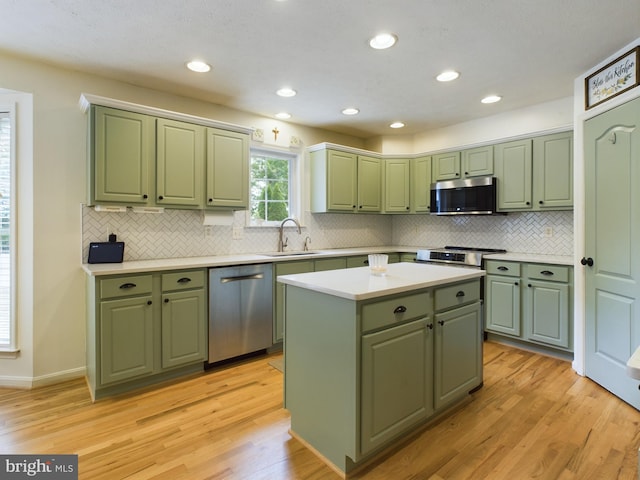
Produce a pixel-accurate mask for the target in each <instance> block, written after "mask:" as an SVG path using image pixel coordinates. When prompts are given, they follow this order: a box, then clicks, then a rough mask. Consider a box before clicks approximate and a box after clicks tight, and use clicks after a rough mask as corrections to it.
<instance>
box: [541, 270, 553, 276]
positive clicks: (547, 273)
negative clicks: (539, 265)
mask: <svg viewBox="0 0 640 480" xmlns="http://www.w3.org/2000/svg"><path fill="white" fill-rule="evenodd" d="M540 275H547V276H548V277H550V276H551V275H553V272H552V271H550V270H542V271H541V272H540Z"/></svg>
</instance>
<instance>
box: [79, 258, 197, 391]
mask: <svg viewBox="0 0 640 480" xmlns="http://www.w3.org/2000/svg"><path fill="white" fill-rule="evenodd" d="M87 288H88V291H87V299H88V302H87V303H88V312H87V313H88V315H87V317H88V323H87V379H88V384H89V388H90V390H91V394H92V396H93V398H94V399H98V398H102V397H104V396H107V395H111V394H114V393H120V392H124V391H127V390H131V389H135V388H139V387H141V386H144V385H149V384H151V383H155V382H158V381H161V380H164V379H168V378H173V377H176V376H181V375H184V374H186V373H190V372H194V371H201V370H202V369H203V365H204V363H203V362H204V360H205V359H206V355H207V344H206V333H207V322H206V293H205V292H206V277H205V270H204V269H196V270H181V271H171V272H159V273H147V274H137V275H114V276H105V277H94V276H91V277H88V280H87Z"/></svg>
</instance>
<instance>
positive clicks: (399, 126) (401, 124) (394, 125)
mask: <svg viewBox="0 0 640 480" xmlns="http://www.w3.org/2000/svg"><path fill="white" fill-rule="evenodd" d="M389 126H390V127H391V128H402V127H404V123H402V122H393V123H392V124H391V125H389Z"/></svg>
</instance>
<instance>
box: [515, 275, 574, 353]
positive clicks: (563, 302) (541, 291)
mask: <svg viewBox="0 0 640 480" xmlns="http://www.w3.org/2000/svg"><path fill="white" fill-rule="evenodd" d="M525 288H526V295H525V304H524V307H525V308H524V316H525V319H524V320H525V324H526V325H527V332H526V335H527V339H528V340H531V341H534V342H539V343H544V344H546V345H552V346H556V347H561V348H565V349H568V348H569V347H570V345H571V338H570V337H569V332H570V331H571V328H570V325H569V314H570V312H571V308H570V299H569V285H568V284H563V283H555V282H545V281H541V280H528V281H527V286H526V287H525Z"/></svg>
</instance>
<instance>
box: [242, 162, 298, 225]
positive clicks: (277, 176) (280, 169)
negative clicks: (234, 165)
mask: <svg viewBox="0 0 640 480" xmlns="http://www.w3.org/2000/svg"><path fill="white" fill-rule="evenodd" d="M291 161H292V159H291V157H289V156H287V155H279V154H277V153H273V154H271V153H263V152H259V153H258V152H252V155H251V219H252V220H253V221H257V222H279V221H282V220H284V219H285V218H287V217H288V216H289V215H290V210H291V205H290V189H291V185H290V175H291Z"/></svg>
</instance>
